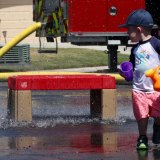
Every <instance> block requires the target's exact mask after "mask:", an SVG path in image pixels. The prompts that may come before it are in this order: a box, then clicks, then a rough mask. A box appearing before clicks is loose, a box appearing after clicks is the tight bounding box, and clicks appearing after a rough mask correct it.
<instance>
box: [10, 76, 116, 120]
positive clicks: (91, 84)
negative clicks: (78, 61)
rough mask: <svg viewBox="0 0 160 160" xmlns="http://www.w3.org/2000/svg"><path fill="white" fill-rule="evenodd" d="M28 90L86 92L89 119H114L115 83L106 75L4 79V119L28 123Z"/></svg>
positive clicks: (29, 108)
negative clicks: (6, 115) (6, 93)
mask: <svg viewBox="0 0 160 160" xmlns="http://www.w3.org/2000/svg"><path fill="white" fill-rule="evenodd" d="M32 90H90V109H91V116H92V117H99V118H102V119H111V118H115V115H116V81H115V78H114V77H111V76H108V75H96V74H88V75H87V74H81V75H25V76H12V77H9V78H8V111H9V112H8V116H9V118H11V119H15V120H18V121H23V120H25V121H31V120H32V97H31V91H32Z"/></svg>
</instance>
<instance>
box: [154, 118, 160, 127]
mask: <svg viewBox="0 0 160 160" xmlns="http://www.w3.org/2000/svg"><path fill="white" fill-rule="evenodd" d="M154 123H155V124H157V125H160V117H159V118H154Z"/></svg>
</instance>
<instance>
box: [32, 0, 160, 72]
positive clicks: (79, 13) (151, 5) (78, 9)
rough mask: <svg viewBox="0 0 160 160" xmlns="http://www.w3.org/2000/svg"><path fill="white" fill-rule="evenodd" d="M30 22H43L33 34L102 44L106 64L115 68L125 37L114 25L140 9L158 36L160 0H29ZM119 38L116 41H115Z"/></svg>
mask: <svg viewBox="0 0 160 160" xmlns="http://www.w3.org/2000/svg"><path fill="white" fill-rule="evenodd" d="M33 3H34V21H40V22H43V23H44V24H45V25H44V27H42V28H41V29H40V30H38V31H37V36H39V37H44V36H45V37H46V38H47V40H48V41H53V38H55V37H61V41H62V42H71V43H72V44H75V45H106V46H107V48H108V51H109V67H110V68H111V69H112V70H116V69H117V68H116V67H117V65H116V64H117V49H118V45H127V44H128V36H127V32H126V30H125V29H123V28H118V25H120V24H123V23H125V21H126V19H127V17H128V15H129V13H131V12H132V11H133V10H136V9H140V8H144V9H146V10H148V11H149V12H150V13H151V14H152V16H153V18H154V22H155V26H154V29H153V34H154V35H155V36H159V32H160V29H159V26H160V2H159V1H158V0H33ZM115 40H119V41H120V43H117V42H116V43H115Z"/></svg>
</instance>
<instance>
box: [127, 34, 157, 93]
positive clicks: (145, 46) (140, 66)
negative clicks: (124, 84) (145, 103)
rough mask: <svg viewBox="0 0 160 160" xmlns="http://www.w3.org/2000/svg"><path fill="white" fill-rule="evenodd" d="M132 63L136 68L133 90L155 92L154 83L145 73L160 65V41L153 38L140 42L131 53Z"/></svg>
mask: <svg viewBox="0 0 160 160" xmlns="http://www.w3.org/2000/svg"><path fill="white" fill-rule="evenodd" d="M130 61H131V62H132V64H133V66H134V72H133V90H137V91H143V92H154V89H153V82H152V80H151V78H148V77H146V76H145V72H146V71H147V70H148V69H151V68H156V67H157V66H158V65H160V40H158V39H157V38H155V37H152V38H150V39H149V40H147V41H143V42H139V43H138V44H137V45H136V46H135V47H133V49H132V51H131V56H130Z"/></svg>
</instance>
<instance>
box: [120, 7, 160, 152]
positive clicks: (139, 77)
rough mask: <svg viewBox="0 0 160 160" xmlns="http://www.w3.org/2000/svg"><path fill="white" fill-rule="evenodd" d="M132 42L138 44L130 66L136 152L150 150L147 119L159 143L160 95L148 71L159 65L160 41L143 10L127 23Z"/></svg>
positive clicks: (153, 137)
mask: <svg viewBox="0 0 160 160" xmlns="http://www.w3.org/2000/svg"><path fill="white" fill-rule="evenodd" d="M119 27H125V28H127V30H128V35H129V38H130V40H131V41H132V42H138V43H137V44H136V45H135V46H134V47H133V48H132V50H131V55H130V62H131V63H132V64H133V70H134V72H133V90H132V100H133V112H134V115H135V118H136V120H137V124H138V130H139V138H138V140H137V149H148V138H147V124H148V118H149V117H153V118H154V124H153V136H152V142H153V143H154V144H159V143H160V92H156V91H154V89H153V83H152V80H151V79H150V78H148V77H146V76H145V71H147V70H148V69H151V68H155V67H157V66H158V65H160V40H158V39H157V38H155V37H153V36H152V35H151V30H152V27H153V19H152V16H151V15H150V13H149V12H147V11H146V10H143V9H139V10H136V11H134V12H132V13H131V14H130V15H129V16H128V19H127V21H126V24H124V25H121V26H119Z"/></svg>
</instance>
